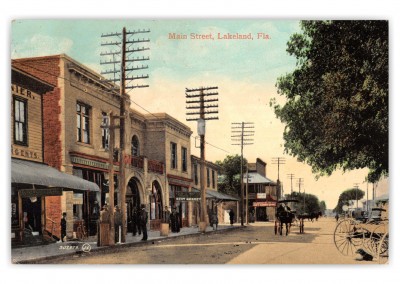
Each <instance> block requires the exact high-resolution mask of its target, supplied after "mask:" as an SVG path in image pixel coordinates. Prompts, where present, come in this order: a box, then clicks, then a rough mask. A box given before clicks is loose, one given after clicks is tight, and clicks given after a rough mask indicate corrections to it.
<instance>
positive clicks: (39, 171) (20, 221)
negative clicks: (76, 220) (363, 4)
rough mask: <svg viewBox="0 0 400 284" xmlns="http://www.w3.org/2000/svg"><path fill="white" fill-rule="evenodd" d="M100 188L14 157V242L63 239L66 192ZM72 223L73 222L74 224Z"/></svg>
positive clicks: (94, 190)
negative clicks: (63, 202) (63, 201)
mask: <svg viewBox="0 0 400 284" xmlns="http://www.w3.org/2000/svg"><path fill="white" fill-rule="evenodd" d="M98 191H99V187H98V186H97V185H96V184H94V183H92V182H88V181H85V180H83V179H81V178H78V177H75V176H73V175H69V174H65V173H62V172H60V171H58V170H56V169H54V168H52V167H49V166H47V165H46V164H43V163H37V162H32V161H27V160H21V159H15V158H12V159H11V213H12V214H11V237H12V243H13V244H28V245H29V244H35V243H40V242H42V241H44V240H45V239H46V238H50V239H53V240H54V239H59V238H60V236H61V235H60V225H59V224H60V220H61V216H62V213H63V212H64V210H63V208H62V206H61V202H53V201H54V200H52V199H54V198H56V199H61V198H62V197H63V195H64V194H65V193H66V192H71V193H72V194H73V193H74V192H75V193H84V192H98ZM70 226H72V224H70Z"/></svg>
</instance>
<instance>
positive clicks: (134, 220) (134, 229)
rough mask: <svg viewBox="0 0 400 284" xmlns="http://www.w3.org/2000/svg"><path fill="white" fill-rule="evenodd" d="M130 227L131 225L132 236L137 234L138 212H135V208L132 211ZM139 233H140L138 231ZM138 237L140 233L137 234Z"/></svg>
mask: <svg viewBox="0 0 400 284" xmlns="http://www.w3.org/2000/svg"><path fill="white" fill-rule="evenodd" d="M131 225H132V236H136V234H137V233H138V231H139V230H138V225H139V223H138V212H137V208H136V207H133V209H132V219H131ZM139 232H141V231H139ZM139 235H140V233H139Z"/></svg>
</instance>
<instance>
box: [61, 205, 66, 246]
mask: <svg viewBox="0 0 400 284" xmlns="http://www.w3.org/2000/svg"><path fill="white" fill-rule="evenodd" d="M66 237H67V213H66V212H64V213H63V214H62V218H61V241H62V242H64V238H66Z"/></svg>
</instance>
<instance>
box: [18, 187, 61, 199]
mask: <svg viewBox="0 0 400 284" xmlns="http://www.w3.org/2000/svg"><path fill="white" fill-rule="evenodd" d="M19 192H20V195H21V197H42V196H61V195H62V189H61V188H44V189H21V190H20V191H19Z"/></svg>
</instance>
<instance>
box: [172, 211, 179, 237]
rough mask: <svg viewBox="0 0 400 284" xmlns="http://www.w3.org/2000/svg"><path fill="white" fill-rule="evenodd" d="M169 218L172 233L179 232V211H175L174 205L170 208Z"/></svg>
mask: <svg viewBox="0 0 400 284" xmlns="http://www.w3.org/2000/svg"><path fill="white" fill-rule="evenodd" d="M170 219H171V231H172V233H179V231H180V226H179V213H178V212H177V211H176V207H173V208H172V213H171V215H170Z"/></svg>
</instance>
